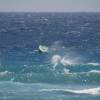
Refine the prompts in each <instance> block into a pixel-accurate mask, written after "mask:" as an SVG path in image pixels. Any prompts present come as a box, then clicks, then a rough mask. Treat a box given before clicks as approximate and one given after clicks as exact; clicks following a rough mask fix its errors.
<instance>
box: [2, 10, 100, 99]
mask: <svg viewBox="0 0 100 100" xmlns="http://www.w3.org/2000/svg"><path fill="white" fill-rule="evenodd" d="M39 45H45V46H47V47H48V52H42V53H40V52H39V50H38V47H39ZM0 100H100V13H88V12H87V13H56V12H55V13H52V12H51V13H48V12H47V13H38V12H35V13H28V12H27V13H24V12H20V13H18V12H16V13H14V12H8V13H7V12H2V13H0Z"/></svg>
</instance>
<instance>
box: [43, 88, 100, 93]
mask: <svg viewBox="0 0 100 100" xmlns="http://www.w3.org/2000/svg"><path fill="white" fill-rule="evenodd" d="M41 91H45V92H52V91H58V92H59V91H62V92H66V93H67V92H69V93H75V94H90V95H97V94H100V87H98V88H90V89H82V90H71V89H42V90H41Z"/></svg>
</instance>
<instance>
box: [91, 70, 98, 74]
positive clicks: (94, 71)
mask: <svg viewBox="0 0 100 100" xmlns="http://www.w3.org/2000/svg"><path fill="white" fill-rule="evenodd" d="M89 72H90V73H100V71H98V70H91V71H89Z"/></svg>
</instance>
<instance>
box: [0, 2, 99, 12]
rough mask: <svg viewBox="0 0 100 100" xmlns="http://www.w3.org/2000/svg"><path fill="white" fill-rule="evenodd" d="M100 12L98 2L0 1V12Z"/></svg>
mask: <svg viewBox="0 0 100 100" xmlns="http://www.w3.org/2000/svg"><path fill="white" fill-rule="evenodd" d="M6 11H9V12H15V11H17V12H100V0H0V12H6Z"/></svg>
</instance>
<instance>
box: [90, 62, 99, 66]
mask: <svg viewBox="0 0 100 100" xmlns="http://www.w3.org/2000/svg"><path fill="white" fill-rule="evenodd" d="M88 65H93V66H99V65H100V63H93V62H90V63H88Z"/></svg>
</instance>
